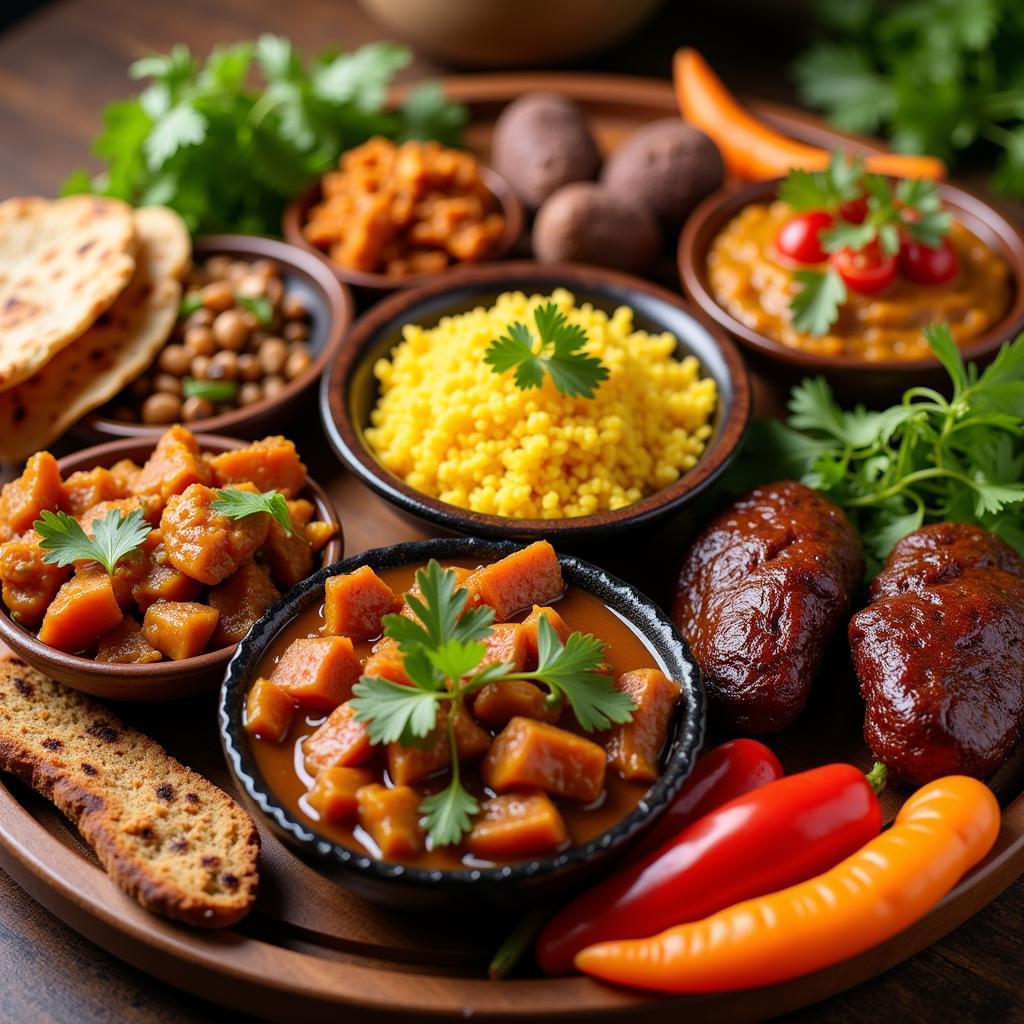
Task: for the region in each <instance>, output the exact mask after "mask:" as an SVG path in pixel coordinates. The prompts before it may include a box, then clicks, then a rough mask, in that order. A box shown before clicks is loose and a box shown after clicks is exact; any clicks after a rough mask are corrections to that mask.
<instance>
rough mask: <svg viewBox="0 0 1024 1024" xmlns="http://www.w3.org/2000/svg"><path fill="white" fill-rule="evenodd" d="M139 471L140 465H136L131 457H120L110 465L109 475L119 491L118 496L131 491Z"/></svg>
mask: <svg viewBox="0 0 1024 1024" xmlns="http://www.w3.org/2000/svg"><path fill="white" fill-rule="evenodd" d="M141 472H142V467H141V466H138V465H136V464H135V463H134V462H132V460H131V459H121V460H119V461H118V462H115V463H114V464H113V465H112V466H111V467H110V475H111V476H112V477H113V478H114V480H115V482H116V483H117V486H118V488H119V489H120V491H121V494H120V495H119V497H124V496H125V495H126V494H131V493H132V487H133V486H134V484H135V481H136V480H137V479H138V476H139V473H141Z"/></svg>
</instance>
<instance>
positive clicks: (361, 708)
mask: <svg viewBox="0 0 1024 1024" xmlns="http://www.w3.org/2000/svg"><path fill="white" fill-rule="evenodd" d="M437 708H438V703H437V700H436V695H435V693H434V691H432V690H424V689H422V688H421V687H419V686H404V685H402V684H399V683H393V682H392V681H391V680H390V679H383V678H381V677H380V676H360V677H359V682H358V683H356V685H355V686H353V687H352V710H353V711H354V712H355V718H356V721H357V722H365V723H366V731H367V735H368V736H369V737H370V742H371V743H374V744H378V743H401V744H402V745H403V746H406V747H410V746H415V745H416V741H417V740H419V739H423V738H424V737H426V736H429V735H430V734H431V733H432V732H433V731H434V729H435V728H436V727H437Z"/></svg>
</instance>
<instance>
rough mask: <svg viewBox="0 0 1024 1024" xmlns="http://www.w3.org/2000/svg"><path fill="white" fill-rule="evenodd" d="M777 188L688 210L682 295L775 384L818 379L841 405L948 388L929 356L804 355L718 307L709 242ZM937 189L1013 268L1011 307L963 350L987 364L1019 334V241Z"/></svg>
mask: <svg viewBox="0 0 1024 1024" xmlns="http://www.w3.org/2000/svg"><path fill="white" fill-rule="evenodd" d="M778 186H779V180H773V181H764V182H758V183H757V184H754V185H749V186H747V187H745V188H741V189H735V188H733V189H728V188H727V189H723V190H720V191H719V192H716V193H714V194H713V195H711V196H709V197H708V198H707V199H705V200H704V202H702V203H701V204H700V205H699V206H698V207H697V209H696V210H694V211H693V213H692V214H691V215H690V217H689V219H688V220H687V222H686V225H685V226H684V228H683V232H682V234H681V235H680V238H679V249H678V260H679V273H680V276H681V277H682V281H683V290H684V291H685V293H686V294H687V295H688V296H689V297H690V298H691V299H692V300H693V301H694V302H695V303H696V304H697V305H698V306H699V307H700V308H701V309H702V310H703V311H704V312H705V313H706V314H707V315H708V316H709V317H711V318H712V319H713V320H714V321H715V322H716V323H717V324H718V325H719V326H720V327H721V328H722V329H724V330H725V331H727V332H728V333H729V335H730V337H732V338H734V339H735V340H736V341H738V342H739V343H740V344H741V345H743V346H744V347H745V348H746V350H747V352H748V354H749V355H750V357H751V361H752V363H753V365H755V366H756V367H757V368H758V369H760V370H762V371H763V372H766V373H767V374H769V375H771V376H772V377H773V378H774V379H776V380H779V379H781V380H786V381H793V382H796V381H797V380H799V379H800V378H801V377H806V376H815V375H818V374H821V375H824V376H825V377H826V378H828V380H829V381H830V382H831V383H832V385H833V386H834V387H835V389H836V391H837V393H838V394H839V395H840V397H842V398H843V399H844V400H846V401H855V400H856V401H862V402H866V403H868V404H878V403H879V402H880V401H890V400H893V399H895V398H898V396H899V395H900V394H901V393H902V392H903V391H904V390H905V389H906V388H907V387H911V386H913V385H917V384H920V385H926V386H930V387H935V388H938V389H942V390H948V386H949V379H948V377H947V375H946V372H945V371H944V370H943V369H942V367H941V366H940V364H939V362H938V360H937V359H935V358H933V357H930V356H929V357H928V358H926V359H891V360H879V361H877V362H875V361H872V362H868V361H866V360H863V359H858V358H857V357H855V356H846V355H836V356H831V355H819V354H816V353H809V352H802V351H800V350H799V349H795V348H789V347H788V346H786V345H783V344H781V343H780V342H777V341H775V340H774V339H772V338H769V337H768V336H767V335H764V334H761V333H760V332H759V331H756V330H754V329H752V328H750V327H747V326H746V325H745V324H743V323H741V322H740V321H739V320H737V319H736V318H735V317H734V316H732V314H730V313H729V312H727V311H726V310H725V309H723V308H722V307H721V306H720V305H719V304H718V302H717V300H716V299H715V297H714V294H713V293H712V290H711V285H710V280H709V276H708V269H707V256H708V251H709V250H710V248H711V244H712V242H713V241H714V239H715V237H716V236H717V235H718V234H719V232H720V231H721V230H722V229H723V228H724V227H725V226H726V224H727V223H728V222H729V221H730V220H732V218H733V217H735V216H736V215H737V214H738V213H739V212H740V210H742V209H744V208H745V207H747V206H749V205H751V204H752V203H765V202H770V201H771V200H772V199H774V198H775V195H776V192H777V190H778ZM939 190H940V192H941V194H942V200H943V202H944V203H945V205H946V208H947V209H948V210H949V211H950V213H952V215H953V216H954V217H955V218H956V219H957V220H958V221H960V223H962V224H963V225H964V226H965V227H967V228H968V229H969V230H970V231H972V232H973V233H974V234H975V235H977V236H978V237H979V238H980V239H981V240H982V241H983V242H985V243H986V244H987V245H988V246H990V247H991V248H992V249H993V250H994V251H995V252H997V253H999V254H1000V255H1001V256H1002V257H1003V259H1005V260H1006V262H1007V264H1008V265H1009V267H1010V278H1011V289H1012V291H1011V298H1010V306H1009V309H1007V311H1006V314H1005V315H1004V316H1003V317H1002V319H1001V320H999V322H998V323H996V324H994V325H993V326H992V327H991V328H989V330H987V331H985V333H984V334H982V335H980V336H979V337H978V338H975V339H974V341H971V342H968V343H967V344H965V345H964V346H963V347H962V349H961V351H962V352H963V355H964V358H965V359H966V360H975V361H976V362H979V363H985V362H987V361H989V360H990V359H992V358H993V357H994V356H995V354H996V352H997V351H998V350H999V346H1000V345H1001V344H1002V343H1003V342H1004V341H1007V340H1009V339H1012V338H1014V337H1015V336H1016V335H1017V334H1018V333H1019V332H1020V331H1021V330H1022V329H1024V239H1022V237H1021V234H1020V232H1019V231H1018V229H1017V228H1016V227H1015V226H1014V225H1013V224H1012V223H1011V222H1010V221H1009V220H1008V219H1007V218H1006V217H1004V216H1003V215H1002V214H1001V213H1000V212H999V211H998V210H996V209H995V208H994V207H992V206H990V205H989V204H988V203H986V202H985V201H984V200H983V199H981V198H979V197H978V196H976V195H974V194H973V193H971V192H968V191H967V190H966V189H962V188H958V187H957V186H955V185H949V184H945V183H943V184H941V185H940V186H939Z"/></svg>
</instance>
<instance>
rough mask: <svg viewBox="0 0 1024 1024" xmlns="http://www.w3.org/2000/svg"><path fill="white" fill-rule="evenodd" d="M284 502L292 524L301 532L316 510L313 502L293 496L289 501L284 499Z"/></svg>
mask: <svg viewBox="0 0 1024 1024" xmlns="http://www.w3.org/2000/svg"><path fill="white" fill-rule="evenodd" d="M285 504H286V505H287V506H288V516H289V518H290V519H291V521H292V526H294V527H295V529H296V530H298V531H299V532H300V533H301V532H302V530H303V528H304V527H306V526H308V525H309V523H310V522H311V521H312V519H313V513H314V512H315V511H316V509H315V508H314V507H313V502H311V501H307V500H306V499H305V498H293V499H292V500H291V501H286V502H285Z"/></svg>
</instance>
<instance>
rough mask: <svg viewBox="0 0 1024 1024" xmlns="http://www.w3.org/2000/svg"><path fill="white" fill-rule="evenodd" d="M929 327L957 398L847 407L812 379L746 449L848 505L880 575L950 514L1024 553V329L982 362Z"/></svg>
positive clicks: (762, 472) (766, 467)
mask: <svg viewBox="0 0 1024 1024" xmlns="http://www.w3.org/2000/svg"><path fill="white" fill-rule="evenodd" d="M925 337H926V339H927V340H928V344H929V345H930V346H931V349H932V351H933V352H934V353H935V355H936V356H937V357H938V359H939V360H940V361H941V363H942V365H943V366H944V367H945V369H946V371H947V372H948V374H949V377H950V380H951V381H952V384H953V394H952V397H951V398H949V399H947V398H945V397H943V396H942V395H941V394H939V393H938V392H937V391H933V390H932V389H931V388H925V387H912V388H910V389H908V390H907V391H906V392H905V393H904V395H903V400H902V401H901V402H900V403H899V404H898V405H894V406H892V407H891V408H888V409H884V410H882V411H880V412H873V411H870V410H867V409H865V408H864V407H863V406H860V405H858V406H856V407H855V408H853V409H849V410H843V409H842V408H840V407H839V405H838V404H837V403H836V401H835V399H834V398H833V397H832V392H831V390H830V389H829V386H828V384H827V383H826V382H825V380H824V379H823V378H821V377H818V378H816V379H814V380H805V381H803V383H801V384H800V385H799V386H798V387H796V388H794V389H793V392H792V395H791V397H790V401H789V409H790V416H789V419H788V421H787V423H786V424H783V423H780V422H776V421H767V422H762V423H761V424H759V429H757V430H755V431H753V432H752V434H751V437H750V442H749V444H748V447H747V450H746V452H745V459H744V462H745V465H746V467H747V468H746V470H745V471H744V472H745V474H747V475H749V476H750V477H752V476H754V475H756V478H757V479H758V480H760V481H764V480H768V479H799V480H802V481H803V482H804V483H805V484H807V485H808V486H810V487H813V488H815V489H816V490H819V491H821V492H822V493H824V494H826V495H827V496H828V497H830V498H831V499H832V500H833V501H835V502H836V503H837V504H838V505H840V506H841V507H842V508H844V509H845V510H846V512H847V514H848V515H849V516H850V517H851V519H852V520H853V522H854V525H855V526H856V527H857V529H858V531H859V532H860V534H861V536H862V537H863V539H864V544H865V548H866V550H867V554H868V571H869V573H870V574H871V575H874V573H875V572H877V570H878V569H879V568H880V567H881V564H882V563H883V562H884V560H885V558H886V556H887V555H888V554H889V552H890V550H891V549H892V546H893V545H894V544H895V543H896V541H898V540H899V539H900V538H901V537H904V536H906V535H907V534H908V533H912V532H913V531H914V530H916V529H918V528H919V527H921V526H922V525H924V524H925V523H933V522H939V521H942V520H955V521H958V522H967V523H977V524H978V525H979V526H983V527H985V528H986V529H988V530H991V531H992V532H993V533H996V534H998V535H999V536H1000V537H1002V538H1003V540H1005V541H1006V542H1007V543H1008V544H1010V545H1011V546H1012V547H1014V548H1015V549H1016V550H1017V551H1019V552H1020V553H1021V554H1022V555H1024V483H1022V482H1021V481H1022V477H1024V334H1022V335H1021V336H1020V337H1018V338H1017V339H1016V341H1013V342H1010V343H1008V344H1006V345H1004V346H1003V348H1002V349H1001V350H1000V352H999V355H998V356H997V357H996V359H995V360H994V361H993V362H992V363H991V364H990V365H989V366H988V368H987V369H985V370H984V371H983V372H981V373H979V372H978V369H977V367H976V366H975V365H974V364H973V363H971V364H970V365H968V366H966V367H965V366H964V363H963V359H962V357H961V355H960V350H959V349H958V348H957V347H956V344H955V343H954V341H953V338H952V336H951V335H950V332H949V328H948V327H946V326H944V325H942V326H940V325H933V326H931V327H929V328H927V329H926V330H925ZM735 482H739V481H738V480H736V481H735ZM751 482H753V479H747V480H745V481H743V483H744V484H745V483H751Z"/></svg>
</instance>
